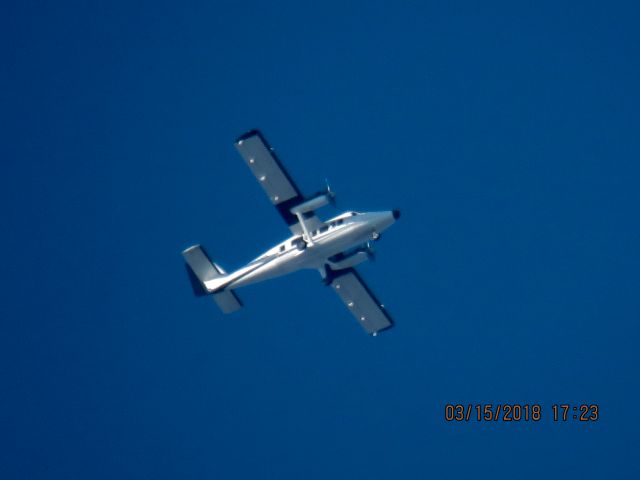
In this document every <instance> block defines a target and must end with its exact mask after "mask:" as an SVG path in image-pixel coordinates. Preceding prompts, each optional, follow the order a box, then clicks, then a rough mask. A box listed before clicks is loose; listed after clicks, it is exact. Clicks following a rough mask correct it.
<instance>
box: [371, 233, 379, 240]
mask: <svg viewBox="0 0 640 480" xmlns="http://www.w3.org/2000/svg"><path fill="white" fill-rule="evenodd" d="M371 238H372V239H373V240H379V239H380V234H379V233H378V232H373V233H372V234H371Z"/></svg>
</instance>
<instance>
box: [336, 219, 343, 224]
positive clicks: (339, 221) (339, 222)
mask: <svg viewBox="0 0 640 480" xmlns="http://www.w3.org/2000/svg"><path fill="white" fill-rule="evenodd" d="M343 223H344V218H341V219H340V220H338V221H337V222H336V225H342V224H343Z"/></svg>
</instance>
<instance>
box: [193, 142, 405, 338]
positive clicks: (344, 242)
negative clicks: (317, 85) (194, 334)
mask: <svg viewBox="0 0 640 480" xmlns="http://www.w3.org/2000/svg"><path fill="white" fill-rule="evenodd" d="M235 145H236V148H237V149H238V151H239V152H240V155H242V158H244V160H245V162H247V165H248V166H249V168H250V169H251V171H252V172H253V174H254V175H255V177H256V178H257V179H258V181H259V182H260V185H262V188H263V189H264V191H265V192H266V193H267V195H268V196H269V199H270V200H271V203H273V205H274V206H275V207H276V209H277V210H278V212H279V213H280V215H281V216H282V218H283V219H284V221H285V222H287V225H288V226H289V229H290V230H291V233H292V234H293V235H292V236H291V237H289V238H288V239H286V240H285V241H283V242H281V243H279V244H278V245H276V246H275V247H273V248H271V249H269V250H267V251H266V252H265V253H263V254H262V255H260V256H259V257H258V258H256V259H255V260H253V261H251V262H249V263H248V264H247V265H245V266H244V267H241V268H239V269H238V270H236V271H235V272H232V273H226V272H225V271H224V270H223V269H222V268H221V267H220V266H219V265H218V264H216V263H214V262H212V261H211V260H210V259H209V257H208V256H207V254H206V253H205V251H204V249H203V248H202V247H201V246H200V245H195V246H193V247H189V248H187V249H186V250H185V251H183V252H182V255H183V257H184V259H185V260H186V262H187V272H188V273H189V278H190V279H191V283H192V286H193V290H194V293H195V294H196V295H197V296H201V295H212V296H213V299H214V300H215V301H216V303H217V304H218V306H219V307H220V309H221V310H222V311H223V312H224V313H230V312H234V311H236V310H238V309H240V308H241V307H242V303H241V302H240V300H239V299H238V297H237V295H236V294H235V292H234V290H235V289H236V288H238V287H243V286H245V285H249V284H252V283H257V282H261V281H262V280H267V279H270V278H274V277H279V276H281V275H284V274H287V273H291V272H294V271H296V270H300V269H303V268H311V269H318V270H319V271H320V274H321V276H322V278H323V280H324V283H325V285H331V287H332V288H333V290H334V291H335V292H336V293H337V294H338V296H339V297H340V298H341V299H342V301H343V302H344V303H345V305H346V306H347V308H348V309H349V310H350V311H351V313H352V314H353V315H354V316H355V317H356V319H357V320H358V322H359V323H360V325H362V327H363V328H364V329H365V330H366V331H367V332H368V333H370V334H372V335H374V336H375V335H377V333H378V332H379V331H381V330H384V329H386V328H389V327H391V326H392V325H393V322H392V320H391V318H390V317H389V315H388V314H387V312H386V311H385V309H384V307H383V305H382V304H380V302H378V300H377V299H376V298H375V297H374V295H373V293H371V291H370V290H369V288H367V286H366V285H365V283H364V281H363V280H362V278H361V277H360V275H358V273H357V272H356V270H355V269H354V267H355V266H356V265H358V264H359V263H362V262H364V261H365V260H368V259H369V258H370V257H371V255H372V250H371V247H370V241H371V240H378V239H379V238H380V233H381V232H382V231H383V230H385V229H387V228H388V227H390V226H391V225H392V224H393V223H394V222H395V221H396V220H397V219H398V217H399V216H400V212H399V211H398V210H392V211H386V212H368V213H359V212H352V211H348V212H345V213H343V214H341V215H338V216H337V217H334V218H331V219H329V220H327V221H326V222H323V221H322V220H320V219H319V218H318V217H317V216H316V214H315V210H316V209H318V208H320V207H322V206H325V205H327V204H329V203H333V200H334V197H335V195H334V193H333V192H332V191H331V190H330V189H329V188H328V187H327V190H326V192H321V193H319V194H316V195H315V196H313V197H311V198H305V197H303V196H302V194H301V193H300V190H298V188H297V187H296V185H295V184H294V183H293V181H292V180H291V177H289V175H288V174H287V172H286V171H285V169H284V168H283V166H282V164H281V163H280V161H279V160H278V158H277V157H276V155H275V153H274V152H273V149H272V148H271V147H270V146H269V144H268V143H267V142H266V140H265V139H264V137H263V136H262V134H261V133H260V132H259V131H257V130H252V131H250V132H247V133H245V134H244V135H242V136H241V137H240V138H238V140H236V143H235Z"/></svg>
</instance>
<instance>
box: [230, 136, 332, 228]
mask: <svg viewBox="0 0 640 480" xmlns="http://www.w3.org/2000/svg"><path fill="white" fill-rule="evenodd" d="M235 145H236V148H237V149H238V152H240V155H242V158H244V161H245V162H246V163H247V165H248V166H249V168H250V169H251V172H253V175H254V176H255V177H256V179H257V180H258V182H259V183H260V185H262V188H263V189H264V191H265V193H266V194H267V196H268V197H269V200H271V203H272V204H273V205H274V206H275V207H276V209H277V210H278V212H279V213H280V215H281V216H282V218H283V219H284V221H285V222H287V225H288V226H289V228H290V229H291V231H292V232H293V233H296V234H299V233H300V232H301V227H300V225H299V223H298V219H297V217H296V216H295V215H294V214H292V213H291V208H293V207H295V206H296V205H298V204H300V203H302V202H304V200H305V199H304V197H303V196H302V194H301V193H300V190H299V189H298V187H297V186H296V184H295V183H294V182H293V180H292V179H291V177H290V176H289V174H288V173H287V171H286V170H285V169H284V167H283V166H282V163H280V160H279V159H278V157H277V156H276V154H275V153H274V151H273V149H272V148H271V147H270V146H269V144H268V143H267V141H266V140H265V138H264V137H263V136H262V134H261V133H260V132H259V131H258V130H251V131H250V132H247V133H245V134H244V135H242V136H240V137H239V138H238V139H237V140H236V143H235ZM305 223H306V224H307V226H308V227H309V228H310V229H313V228H315V226H316V225H317V224H320V223H321V222H320V221H319V220H318V219H317V217H315V215H314V213H313V212H308V213H306V214H305Z"/></svg>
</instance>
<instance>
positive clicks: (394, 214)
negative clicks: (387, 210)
mask: <svg viewBox="0 0 640 480" xmlns="http://www.w3.org/2000/svg"><path fill="white" fill-rule="evenodd" d="M399 218H400V210H398V209H394V210H393V219H394V220H397V219H399Z"/></svg>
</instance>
